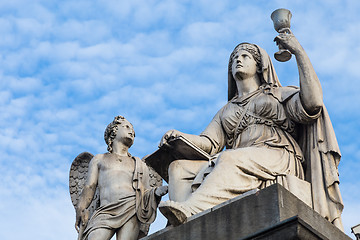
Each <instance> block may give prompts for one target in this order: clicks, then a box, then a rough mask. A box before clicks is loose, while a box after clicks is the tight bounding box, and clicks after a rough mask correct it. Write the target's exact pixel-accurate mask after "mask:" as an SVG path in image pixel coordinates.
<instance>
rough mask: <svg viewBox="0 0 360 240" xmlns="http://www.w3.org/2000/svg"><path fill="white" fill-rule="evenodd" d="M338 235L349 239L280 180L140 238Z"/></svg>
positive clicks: (308, 239) (176, 239)
mask: <svg viewBox="0 0 360 240" xmlns="http://www.w3.org/2000/svg"><path fill="white" fill-rule="evenodd" d="M145 239H146V240H150V239H156V240H165V239H171V240H189V239H196V240H204V239H207V240H208V239H306V240H312V239H337V240H342V239H346V240H349V239H350V238H349V237H348V236H347V235H345V234H344V233H343V232H342V231H341V230H339V229H338V228H337V227H335V226H334V225H332V224H331V223H330V222H328V221H327V220H326V219H324V218H323V217H321V216H320V215H319V214H318V213H317V212H315V211H314V210H312V209H311V208H310V207H309V206H308V205H306V204H305V203H303V202H302V201H301V200H299V199H298V198H297V197H295V196H294V195H293V194H292V193H290V192H289V191H287V190H286V189H285V188H283V187H282V186H280V185H279V184H275V185H272V186H270V187H268V188H265V189H263V190H260V191H252V192H249V193H246V194H244V195H241V196H239V197H237V198H234V199H232V200H229V201H227V202H225V203H223V204H220V205H218V206H215V207H214V208H212V209H209V210H207V211H205V212H202V213H200V214H197V215H195V216H193V217H191V218H190V219H189V220H188V221H187V222H186V223H184V224H182V225H180V226H178V227H175V228H171V227H168V228H165V229H163V230H160V231H158V232H156V233H154V234H152V235H150V236H147V237H145V238H143V240H145Z"/></svg>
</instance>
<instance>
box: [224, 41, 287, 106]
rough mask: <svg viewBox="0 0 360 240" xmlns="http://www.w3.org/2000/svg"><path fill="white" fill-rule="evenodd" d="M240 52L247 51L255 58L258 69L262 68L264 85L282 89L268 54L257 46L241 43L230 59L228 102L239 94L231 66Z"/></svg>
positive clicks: (261, 76) (260, 73)
mask: <svg viewBox="0 0 360 240" xmlns="http://www.w3.org/2000/svg"><path fill="white" fill-rule="evenodd" d="M239 50H246V51H248V52H249V53H250V54H251V55H252V56H253V57H254V59H255V61H256V62H257V64H258V67H259V68H260V72H259V73H258V74H259V77H260V80H261V82H262V83H268V84H271V85H273V86H278V87H281V84H280V82H279V79H278V77H277V75H276V72H275V69H274V66H273V64H272V62H271V59H270V57H269V55H268V54H267V52H266V51H265V50H264V49H262V48H261V47H259V46H258V45H256V44H251V43H240V44H239V45H237V46H236V47H235V49H234V51H233V52H232V53H231V55H230V59H229V69H228V100H231V99H232V98H233V97H235V96H236V95H237V94H238V93H237V87H236V83H235V79H234V77H233V75H232V72H231V64H232V58H233V56H234V55H235V53H236V52H238V51H239Z"/></svg>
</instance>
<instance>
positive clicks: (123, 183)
mask: <svg viewBox="0 0 360 240" xmlns="http://www.w3.org/2000/svg"><path fill="white" fill-rule="evenodd" d="M98 168H99V176H98V188H99V191H100V205H106V204H109V203H113V202H117V201H118V200H119V199H121V198H123V197H125V196H129V195H134V194H135V190H134V188H133V185H132V180H133V174H134V170H135V160H134V159H133V158H131V157H128V156H119V155H117V154H111V153H106V154H104V155H103V158H102V161H100V162H99V165H98Z"/></svg>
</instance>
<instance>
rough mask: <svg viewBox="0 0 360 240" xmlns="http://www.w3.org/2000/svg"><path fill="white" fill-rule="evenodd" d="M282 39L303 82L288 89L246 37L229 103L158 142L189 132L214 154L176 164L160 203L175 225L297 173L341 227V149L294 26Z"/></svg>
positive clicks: (236, 55) (232, 70)
mask: <svg viewBox="0 0 360 240" xmlns="http://www.w3.org/2000/svg"><path fill="white" fill-rule="evenodd" d="M276 41H277V42H278V43H279V44H281V45H282V46H283V47H284V48H286V49H288V50H289V51H290V52H291V53H292V54H294V55H295V57H296V62H297V65H298V69H299V81H300V88H298V87H282V86H281V84H280V82H279V80H278V78H277V75H276V73H275V70H274V67H273V64H272V62H271V60H270V57H269V56H268V54H267V53H266V52H265V50H264V49H262V48H260V47H259V46H257V45H255V44H250V43H241V44H239V45H238V46H236V47H235V49H234V51H233V52H232V53H231V55H230V60H229V69H228V84H229V88H228V89H229V92H228V100H229V101H228V103H227V104H226V105H225V106H224V107H222V108H221V109H220V110H219V111H218V113H217V114H216V115H215V117H214V118H213V119H212V121H211V122H210V124H209V125H208V126H207V127H206V129H205V130H204V131H203V132H202V133H201V134H200V135H191V134H185V133H182V132H179V131H177V130H170V131H168V132H167V133H165V135H164V136H163V137H162V140H161V142H160V147H161V146H162V145H164V144H166V143H167V140H168V139H172V138H174V137H178V136H183V137H185V138H186V139H188V140H189V141H190V142H192V143H193V144H194V145H196V146H198V147H199V148H201V149H203V150H204V151H206V152H207V153H209V154H210V155H211V156H212V160H211V161H210V162H208V161H194V160H176V161H173V162H172V163H171V164H170V166H169V170H168V173H169V199H170V200H169V201H166V202H162V203H160V206H159V208H160V211H161V212H162V213H163V214H164V215H165V216H166V217H167V218H168V220H169V222H170V224H171V225H174V226H176V225H179V224H181V223H183V222H184V221H186V219H187V218H188V217H189V216H191V215H194V214H196V213H199V212H201V211H204V210H206V209H209V208H211V207H214V206H215V205H217V204H220V203H222V202H224V201H226V200H229V199H231V198H234V197H236V196H238V195H240V194H242V193H245V192H247V191H249V190H252V189H262V188H264V187H267V186H269V185H271V184H274V183H276V182H279V179H282V180H280V181H285V178H284V176H286V175H292V176H296V177H298V178H299V179H303V180H306V181H308V182H310V183H311V184H312V199H313V205H314V206H313V208H314V209H315V210H316V211H318V212H319V213H320V214H321V215H322V216H323V217H325V218H327V219H328V220H329V221H330V222H332V223H334V224H335V225H336V226H338V227H339V228H340V229H342V223H341V218H340V215H341V211H342V208H343V204H342V200H341V196H340V191H339V187H338V183H339V179H338V171H337V166H338V163H339V160H340V151H339V149H338V145H337V141H336V138H335V135H334V132H333V128H332V125H331V122H330V120H329V117H328V114H327V112H326V109H325V107H324V106H323V97H322V89H321V85H320V82H319V80H318V77H317V75H316V73H315V71H314V69H313V67H312V65H311V62H310V60H309V58H308V56H307V55H306V53H305V51H304V49H303V48H302V46H301V45H300V44H299V42H298V40H297V39H296V37H295V36H294V35H293V34H292V32H291V31H290V30H289V29H287V30H286V31H284V32H282V33H280V35H279V36H277V37H276ZM224 147H226V150H224V151H222V150H223V148H224Z"/></svg>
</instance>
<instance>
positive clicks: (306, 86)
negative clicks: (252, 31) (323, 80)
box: [275, 28, 323, 114]
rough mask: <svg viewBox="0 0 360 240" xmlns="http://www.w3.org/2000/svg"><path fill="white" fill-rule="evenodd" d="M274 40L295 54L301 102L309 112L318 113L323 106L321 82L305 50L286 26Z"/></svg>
mask: <svg viewBox="0 0 360 240" xmlns="http://www.w3.org/2000/svg"><path fill="white" fill-rule="evenodd" d="M275 41H277V42H278V43H279V44H281V45H282V46H283V47H284V48H286V49H288V50H289V51H290V52H291V53H292V54H294V55H295V57H296V62H297V65H298V69H299V81H300V99H301V103H302V104H303V107H304V108H305V110H306V111H307V112H308V113H309V114H316V113H318V112H319V111H320V110H321V108H322V106H323V95H322V89H321V84H320V81H319V79H318V77H317V75H316V73H315V70H314V68H313V66H312V64H311V62H310V59H309V57H308V56H307V54H306V52H305V50H304V49H303V47H302V46H301V45H300V43H299V41H298V40H297V39H296V37H295V36H294V34H293V33H292V32H291V31H290V29H288V28H287V29H284V30H283V31H281V33H280V34H279V36H277V37H276V38H275Z"/></svg>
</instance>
